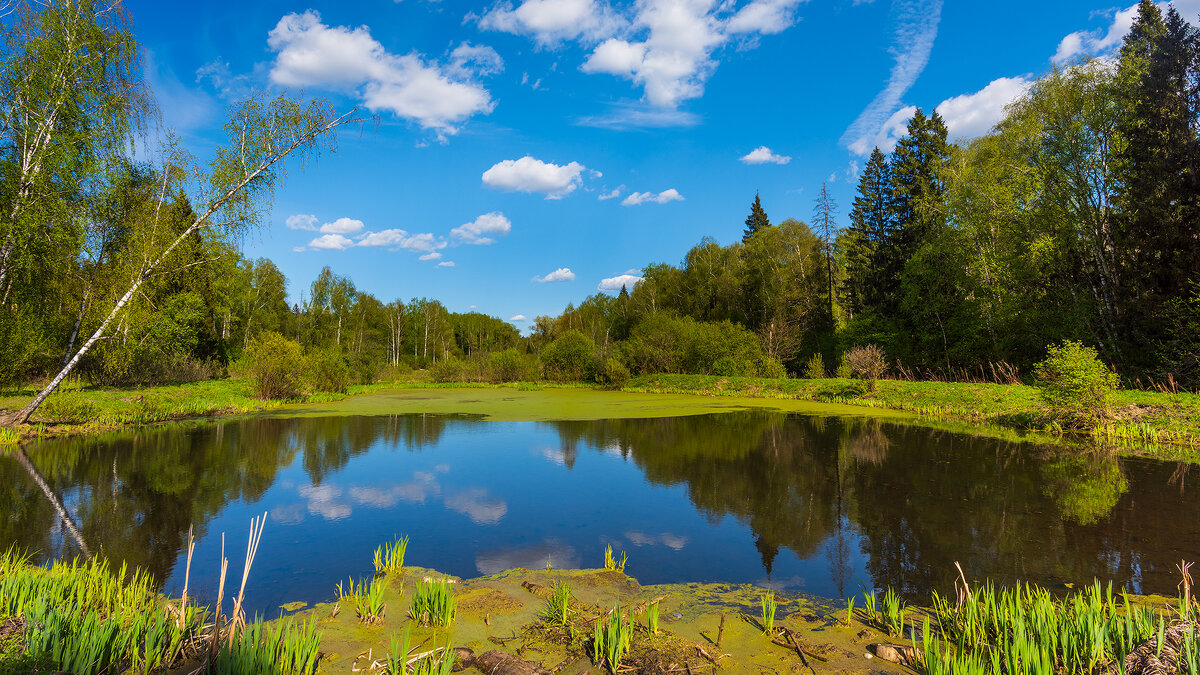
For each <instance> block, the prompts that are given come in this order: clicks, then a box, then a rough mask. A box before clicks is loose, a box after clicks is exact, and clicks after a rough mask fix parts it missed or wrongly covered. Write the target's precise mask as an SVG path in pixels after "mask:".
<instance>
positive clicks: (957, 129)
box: [937, 77, 1033, 139]
mask: <svg viewBox="0 0 1200 675" xmlns="http://www.w3.org/2000/svg"><path fill="white" fill-rule="evenodd" d="M1032 84H1033V82H1032V81H1030V80H1029V79H1027V78H1025V77H1001V78H998V79H995V80H992V81H991V82H990V83H989V84H988V85H987V86H986V87H984V88H983V89H980V90H979V91H977V92H975V93H973V94H962V95H960V96H955V97H953V98H948V99H946V100H945V101H942V102H941V103H940V104H938V107H937V113H938V114H939V115H941V116H942V119H943V120H945V121H946V130H947V132H949V135H950V137H951V138H952V139H959V138H975V137H978V136H982V135H984V134H986V133H988V132H989V131H991V129H992V127H994V126H995V125H996V123H997V122H999V121H1000V119H1001V118H1002V117H1004V108H1005V107H1006V106H1007V105H1008V104H1009V103H1012V102H1013V101H1014V100H1016V99H1017V98H1018V97H1020V96H1022V95H1023V94H1024V93H1025V92H1026V91H1028V90H1029V87H1030V85H1032Z"/></svg>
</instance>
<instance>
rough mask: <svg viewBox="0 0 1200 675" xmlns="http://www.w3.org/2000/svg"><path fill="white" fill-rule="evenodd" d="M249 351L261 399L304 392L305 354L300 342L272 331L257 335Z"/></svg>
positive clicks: (285, 396)
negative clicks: (302, 382) (301, 388)
mask: <svg viewBox="0 0 1200 675" xmlns="http://www.w3.org/2000/svg"><path fill="white" fill-rule="evenodd" d="M246 353H247V356H248V359H247V362H248V366H249V368H248V370H249V373H250V376H251V377H253V378H254V391H255V393H256V394H258V397H259V398H261V399H271V398H292V397H293V396H298V395H299V394H300V384H301V379H302V378H301V373H302V372H303V368H304V356H303V354H302V353H301V352H300V345H299V343H296V342H292V341H291V340H289V339H287V338H285V337H283V336H282V335H280V334H279V333H275V332H270V331H268V332H265V333H262V334H260V335H259V336H258V337H257V338H255V339H254V341H253V342H251V343H250V349H248V350H247V352H246Z"/></svg>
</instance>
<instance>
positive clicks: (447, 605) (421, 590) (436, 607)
mask: <svg viewBox="0 0 1200 675" xmlns="http://www.w3.org/2000/svg"><path fill="white" fill-rule="evenodd" d="M455 604H456V603H455V600H454V589H453V588H452V585H451V584H450V582H449V581H447V580H445V579H438V580H432V579H426V580H424V581H421V582H418V583H417V587H416V589H415V590H414V591H413V597H412V610H411V611H410V614H409V616H411V617H412V619H413V620H414V621H416V622H418V623H420V624H421V625H422V626H449V625H450V624H451V623H453V621H454V607H455Z"/></svg>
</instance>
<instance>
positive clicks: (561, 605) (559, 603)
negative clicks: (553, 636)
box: [542, 580, 571, 626]
mask: <svg viewBox="0 0 1200 675" xmlns="http://www.w3.org/2000/svg"><path fill="white" fill-rule="evenodd" d="M570 602H571V587H570V586H568V585H567V584H566V583H565V582H563V581H561V580H559V581H555V582H554V589H553V590H552V591H551V592H550V597H548V598H546V606H545V607H543V608H542V619H543V620H544V621H546V622H547V623H557V624H559V625H561V626H565V625H567V612H568V611H569V608H568V604H570Z"/></svg>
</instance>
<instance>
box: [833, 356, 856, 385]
mask: <svg viewBox="0 0 1200 675" xmlns="http://www.w3.org/2000/svg"><path fill="white" fill-rule="evenodd" d="M853 375H854V371H852V370H850V362H849V361H848V360H846V355H845V354H842V358H841V359H840V360H839V361H838V367H837V376H838V377H840V378H842V379H844V380H848V379H850V378H851V377H852V376H853Z"/></svg>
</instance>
